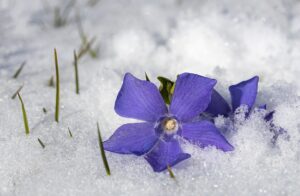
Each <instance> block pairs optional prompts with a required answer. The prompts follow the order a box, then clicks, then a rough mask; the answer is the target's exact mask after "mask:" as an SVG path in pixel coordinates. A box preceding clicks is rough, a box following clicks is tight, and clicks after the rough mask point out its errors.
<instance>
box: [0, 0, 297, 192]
mask: <svg viewBox="0 0 300 196" xmlns="http://www.w3.org/2000/svg"><path fill="white" fill-rule="evenodd" d="M88 2H91V0H89V1H87V0H86V1H79V0H78V1H77V2H76V4H75V5H74V7H72V8H71V11H70V14H69V17H68V19H69V20H68V22H67V25H66V26H63V27H60V28H55V27H54V26H53V10H54V7H56V6H61V7H62V8H63V7H66V5H67V4H68V1H59V0H55V1H50V0H48V1H47V0H30V1H22V0H0V84H1V88H0V195H1V196H7V195H8V196H11V195H22V196H26V195H28V196H32V195H43V196H45V195H107V196H109V195H167V196H168V195H299V194H300V189H299V186H300V166H299V164H300V148H299V147H300V143H299V141H300V123H299V116H300V110H299V107H300V101H299V95H300V82H299V75H300V65H299V64H300V34H299V33H300V2H299V1H297V0H287V1H283V0H269V1H267V0H266V1H261V0H255V1H240V0H232V1H228V0H221V1H220V0H187V1H183V0H165V1H161V0H153V1H147V0H140V1H137V0H135V1H134V0H129V1H121V0H115V1H111V0H100V1H99V2H98V3H97V4H95V5H94V6H91V5H90V4H89V3H88ZM76 10H77V11H76ZM76 12H80V15H81V19H82V24H83V28H84V30H85V32H86V33H87V34H88V36H89V37H92V36H96V38H97V42H96V45H97V46H98V47H99V56H98V58H95V59H93V58H91V57H90V56H89V55H86V56H84V57H83V58H82V59H80V62H79V71H80V72H79V74H80V84H81V94H80V95H79V96H78V95H76V94H75V82H74V70H73V66H72V61H73V59H72V58H73V50H74V49H76V50H78V48H79V46H80V37H79V34H78V31H77V26H76V22H75V16H76ZM53 48H57V50H58V58H59V64H60V72H61V117H60V122H59V123H58V124H57V123H56V122H54V103H55V89H54V88H51V87H48V86H47V82H48V80H49V78H50V77H51V75H54V62H53ZM25 60H26V61H27V64H26V66H25V67H24V69H23V71H22V72H21V74H20V76H19V77H18V79H12V75H13V74H14V72H15V71H16V70H17V69H18V67H19V65H20V64H21V63H22V62H23V61H25ZM186 71H188V72H194V73H198V74H200V75H204V76H210V77H213V78H216V79H217V80H218V86H217V89H218V90H219V91H220V92H221V94H222V95H224V96H225V97H226V98H227V100H228V101H230V100H229V92H228V90H227V88H228V86H229V85H231V84H235V83H238V82H239V81H242V80H245V79H248V78H250V77H252V76H254V75H259V76H260V83H259V95H258V99H257V101H256V104H257V105H262V104H264V103H267V105H268V107H269V108H270V110H273V109H275V110H276V113H275V116H274V122H275V124H276V125H277V126H280V127H282V128H284V129H285V130H286V131H287V133H288V135H286V134H284V135H281V136H280V137H279V138H278V141H277V143H276V145H272V143H271V142H270V141H271V139H272V137H273V135H272V133H271V132H270V131H269V128H270V127H269V126H270V125H269V124H268V123H266V122H264V121H263V120H262V115H263V114H262V112H259V111H255V112H253V113H252V115H251V116H250V117H249V119H246V120H245V119H244V118H243V116H241V115H238V116H236V119H235V120H236V123H235V125H234V128H235V129H236V131H231V132H229V134H227V138H228V140H229V141H230V142H231V143H232V144H233V145H234V146H235V148H236V149H235V151H234V152H231V153H223V152H221V151H218V150H216V149H214V148H206V149H199V148H197V147H195V146H192V145H190V144H184V145H183V146H184V150H185V151H186V152H189V153H191V155H192V158H190V159H189V160H187V161H184V162H182V163H181V164H178V165H177V166H175V167H174V168H173V172H174V173H175V175H176V181H174V180H173V179H171V178H170V177H169V176H168V175H169V174H168V173H167V172H162V173H154V172H153V171H152V169H151V167H150V166H149V165H148V164H147V163H146V161H145V160H144V159H143V158H142V157H136V156H122V155H118V154H112V153H107V157H108V161H109V164H110V167H111V172H112V176H110V177H108V176H106V174H105V170H104V167H103V163H102V160H101V156H100V152H99V148H98V141H97V129H96V122H97V121H99V123H100V126H101V131H102V135H103V138H104V139H107V138H108V137H109V136H110V135H111V134H112V133H113V132H114V130H115V129H116V128H117V127H118V126H120V125H121V124H123V123H126V122H134V120H131V119H125V118H121V117H119V116H118V115H117V114H115V112H114V110H113V106H114V101H115V98H116V95H117V93H118V91H119V88H120V86H121V83H122V78H123V75H124V74H125V73H126V72H131V73H133V74H134V75H135V76H137V77H139V78H144V72H147V74H148V75H149V77H150V79H151V80H153V81H155V83H156V84H158V82H157V81H156V80H155V78H156V77H157V76H159V75H163V76H167V77H171V78H173V79H175V78H176V75H177V74H179V73H182V72H186ZM22 84H24V88H23V90H22V91H21V95H22V97H23V100H24V102H25V105H26V109H27V114H28V119H29V126H30V128H31V133H30V135H29V136H26V135H25V131H24V125H23V121H22V113H21V106H20V103H19V101H18V100H17V99H15V100H12V99H11V96H12V94H13V93H14V92H15V91H16V90H17V89H18V87H19V86H20V85H22ZM43 107H45V108H46V109H47V110H48V112H47V114H44V113H43V111H42V108H43ZM216 124H217V125H218V126H219V127H220V128H221V129H223V128H224V127H225V126H226V125H228V124H230V122H229V120H228V119H226V118H223V117H217V119H216ZM231 126H233V125H231ZM68 127H69V128H70V129H71V130H72V133H73V136H74V137H73V138H70V137H69V135H68ZM37 138H40V139H41V140H42V141H43V142H44V144H45V145H46V148H45V149H42V148H41V146H40V145H39V143H38V141H37ZM287 138H288V139H287Z"/></svg>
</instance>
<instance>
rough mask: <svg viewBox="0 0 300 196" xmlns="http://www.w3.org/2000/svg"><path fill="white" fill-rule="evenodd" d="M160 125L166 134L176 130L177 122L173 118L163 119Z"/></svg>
mask: <svg viewBox="0 0 300 196" xmlns="http://www.w3.org/2000/svg"><path fill="white" fill-rule="evenodd" d="M162 126H163V129H164V132H165V133H166V134H173V133H176V132H177V131H178V123H177V120H176V119H174V118H167V119H165V120H164V121H163V123H162Z"/></svg>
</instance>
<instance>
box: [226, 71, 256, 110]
mask: <svg viewBox="0 0 300 196" xmlns="http://www.w3.org/2000/svg"><path fill="white" fill-rule="evenodd" d="M258 80H259V78H258V76H255V77H253V78H251V79H249V80H246V81H243V82H240V83H238V84H236V85H232V86H230V87H229V91H230V94H231V102H232V110H233V111H235V110H236V109H237V108H238V107H240V106H241V105H246V106H247V107H248V110H251V108H252V106H253V105H254V103H255V99H256V95H257V87H258Z"/></svg>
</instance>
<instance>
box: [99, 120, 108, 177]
mask: <svg viewBox="0 0 300 196" xmlns="http://www.w3.org/2000/svg"><path fill="white" fill-rule="evenodd" d="M97 130H98V142H99V148H100V153H101V157H102V160H103V164H104V167H105V170H106V174H107V175H108V176H110V169H109V165H108V162H107V159H106V155H105V151H104V147H103V141H102V137H101V133H100V128H99V123H98V122H97Z"/></svg>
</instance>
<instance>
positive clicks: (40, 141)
mask: <svg viewBox="0 0 300 196" xmlns="http://www.w3.org/2000/svg"><path fill="white" fill-rule="evenodd" d="M38 142H39V143H40V145H41V146H42V148H45V144H44V143H43V142H42V140H40V138H38Z"/></svg>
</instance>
